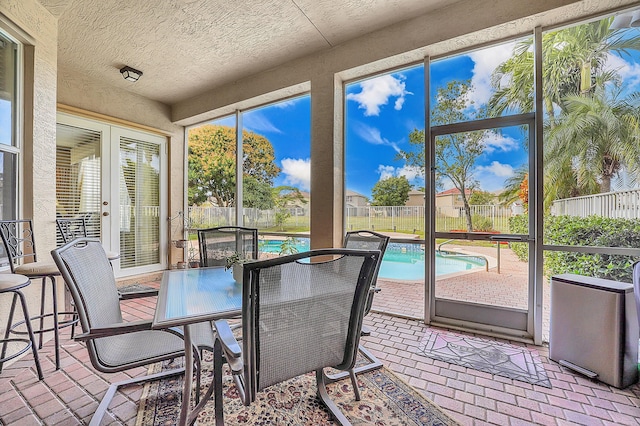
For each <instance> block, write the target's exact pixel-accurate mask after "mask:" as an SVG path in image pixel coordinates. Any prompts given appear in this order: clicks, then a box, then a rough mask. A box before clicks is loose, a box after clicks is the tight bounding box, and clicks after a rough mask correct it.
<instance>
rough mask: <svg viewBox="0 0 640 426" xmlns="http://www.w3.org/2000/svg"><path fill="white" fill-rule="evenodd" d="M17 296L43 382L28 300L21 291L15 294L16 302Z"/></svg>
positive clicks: (39, 376)
mask: <svg viewBox="0 0 640 426" xmlns="http://www.w3.org/2000/svg"><path fill="white" fill-rule="evenodd" d="M15 296H18V297H20V303H22V312H23V314H24V318H25V322H26V325H27V331H28V332H29V340H31V351H32V352H33V359H34V361H35V363H36V370H37V371H38V379H40V380H42V379H43V377H44V375H43V374H42V367H41V366H40V358H39V357H38V349H37V348H36V337H35V335H34V334H33V327H32V325H31V321H29V310H28V309H27V299H26V298H25V297H24V294H23V293H22V292H21V291H19V292H16V293H14V300H15ZM3 349H4V348H3ZM3 352H4V351H3ZM3 356H4V353H3Z"/></svg>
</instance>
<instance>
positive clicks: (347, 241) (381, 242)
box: [327, 230, 389, 381]
mask: <svg viewBox="0 0 640 426" xmlns="http://www.w3.org/2000/svg"><path fill="white" fill-rule="evenodd" d="M388 244H389V237H388V236H386V235H382V234H379V233H377V232H373V231H365V230H362V231H351V232H347V233H346V235H345V238H344V247H345V248H348V249H357V250H380V257H379V258H378V263H377V264H376V269H375V271H374V273H373V279H372V280H371V289H370V291H369V294H368V296H367V301H366V303H365V308H364V314H365V315H367V314H368V313H369V312H370V311H371V305H372V304H373V296H374V294H376V293H377V292H378V291H380V289H379V288H378V287H377V286H376V281H377V279H378V272H379V271H380V264H381V263H382V257H383V256H384V252H385V250H386V249H387V245H388ZM369 334H371V332H370V331H369V330H368V329H367V328H366V327H364V326H363V327H362V331H361V335H362V336H368V335H369ZM358 350H359V351H360V353H361V354H362V355H364V357H365V358H367V360H368V361H369V362H368V363H367V364H365V365H360V366H358V367H356V368H355V369H354V371H355V373H356V374H357V373H364V372H367V371H371V370H375V369H378V368H380V367H382V361H380V360H379V359H378V358H377V357H376V356H375V355H374V354H372V353H371V352H370V351H369V350H367V349H366V348H365V347H364V346H362V345H360V346H359V347H358ZM348 374H349V372H346V371H345V372H341V373H336V374H333V375H328V376H327V377H328V379H329V380H330V381H336V380H341V379H344V378H345V377H347V375H348Z"/></svg>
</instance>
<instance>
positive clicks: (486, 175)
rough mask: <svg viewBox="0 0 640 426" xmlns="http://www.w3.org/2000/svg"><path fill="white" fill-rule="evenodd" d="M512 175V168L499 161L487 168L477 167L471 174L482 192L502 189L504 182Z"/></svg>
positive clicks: (513, 171)
mask: <svg viewBox="0 0 640 426" xmlns="http://www.w3.org/2000/svg"><path fill="white" fill-rule="evenodd" d="M514 174H515V170H514V168H513V166H511V165H510V164H503V163H500V162H499V161H492V162H491V164H489V165H488V166H477V167H476V168H475V170H474V172H473V175H474V177H475V178H476V180H477V181H478V182H480V188H481V189H482V190H483V191H496V190H498V189H502V188H504V181H505V180H506V179H507V178H509V177H511V176H513V175H514Z"/></svg>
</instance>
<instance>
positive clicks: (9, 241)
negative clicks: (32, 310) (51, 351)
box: [0, 219, 78, 370]
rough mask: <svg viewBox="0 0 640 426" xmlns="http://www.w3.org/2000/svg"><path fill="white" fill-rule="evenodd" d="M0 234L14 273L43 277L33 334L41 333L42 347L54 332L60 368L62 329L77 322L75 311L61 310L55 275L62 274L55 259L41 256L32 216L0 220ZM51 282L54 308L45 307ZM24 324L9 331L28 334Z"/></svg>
mask: <svg viewBox="0 0 640 426" xmlns="http://www.w3.org/2000/svg"><path fill="white" fill-rule="evenodd" d="M0 237H2V243H3V244H4V249H5V252H6V253H7V257H8V258H9V266H10V267H11V273H13V274H21V275H25V276H27V277H28V278H29V279H31V280H36V279H41V282H42V286H41V289H40V313H39V315H35V316H32V317H31V318H30V320H38V321H39V325H38V326H37V328H36V329H34V330H33V333H34V334H37V335H39V341H38V349H42V345H43V342H44V334H45V333H48V332H53V340H54V347H55V364H56V370H58V369H59V368H60V329H62V328H64V327H69V326H73V325H74V324H76V323H77V322H78V320H77V318H76V316H75V312H73V311H65V312H63V311H60V310H58V285H57V281H56V276H58V275H60V272H59V271H58V268H57V267H56V265H55V264H54V263H53V262H51V261H42V260H39V258H38V256H37V254H36V238H35V233H34V231H33V222H32V221H31V219H14V220H0ZM48 285H49V286H50V290H51V311H49V312H48V311H47V308H46V305H47V301H46V299H47V286H48ZM49 320H51V322H49ZM21 324H22V322H21V323H16V324H13V326H11V327H10V332H11V333H14V334H27V332H25V331H22V330H21V329H20V328H19V327H20V326H21Z"/></svg>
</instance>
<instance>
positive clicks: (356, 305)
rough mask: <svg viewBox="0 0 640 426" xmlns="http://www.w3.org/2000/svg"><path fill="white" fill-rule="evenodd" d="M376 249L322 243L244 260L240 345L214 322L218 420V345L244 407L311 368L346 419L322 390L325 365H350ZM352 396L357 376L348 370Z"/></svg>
mask: <svg viewBox="0 0 640 426" xmlns="http://www.w3.org/2000/svg"><path fill="white" fill-rule="evenodd" d="M379 256H380V252H379V251H377V250H375V251H374V250H367V251H365V250H348V249H321V250H312V251H308V252H304V253H297V254H293V255H289V256H283V257H279V258H275V259H267V260H262V261H257V262H252V263H249V264H246V265H245V267H244V281H243V282H244V285H243V295H242V334H243V349H242V350H240V345H239V344H238V342H237V341H236V340H235V339H234V338H233V334H232V332H231V330H230V328H229V325H228V323H227V322H225V321H216V322H215V323H214V327H215V329H216V331H217V334H216V337H217V338H216V347H215V348H214V366H215V369H216V370H215V372H214V389H216V396H215V398H216V400H215V409H216V422H217V423H218V424H221V423H222V421H223V418H222V416H223V413H222V388H221V384H222V366H221V358H222V354H221V353H220V349H221V351H222V352H223V353H224V356H225V358H226V360H227V362H228V363H229V366H230V368H231V371H232V374H233V378H234V382H235V384H236V386H237V388H238V392H239V394H240V397H241V398H242V401H243V403H244V404H245V405H249V404H251V402H253V401H254V400H255V399H256V393H257V392H259V391H260V390H262V389H264V388H266V387H268V386H271V385H273V384H276V383H280V382H282V381H285V380H288V379H290V378H293V377H296V376H299V375H301V374H305V373H308V372H311V371H315V372H316V381H317V386H318V397H319V398H320V399H321V400H322V401H323V403H324V404H325V405H326V406H327V407H328V408H329V410H330V411H331V412H332V414H333V415H334V416H335V417H336V419H337V420H338V421H339V422H340V423H341V424H349V422H348V420H347V419H346V417H345V416H344V415H343V414H342V413H341V412H340V410H339V409H338V407H337V406H336V405H335V403H333V401H331V399H330V398H329V396H328V394H327V391H326V387H325V386H326V383H325V375H324V368H325V367H333V368H336V369H339V370H343V371H350V370H351V371H352V369H353V366H354V364H355V361H356V354H357V348H358V342H359V340H360V329H361V327H362V318H363V314H364V308H365V303H366V299H367V295H368V293H369V288H370V287H371V279H372V278H373V274H374V271H375V267H376V263H377V261H378V258H379ZM351 380H352V385H353V390H354V393H355V397H356V399H357V400H358V399H360V395H359V392H358V387H357V381H356V378H355V375H354V374H351Z"/></svg>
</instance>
